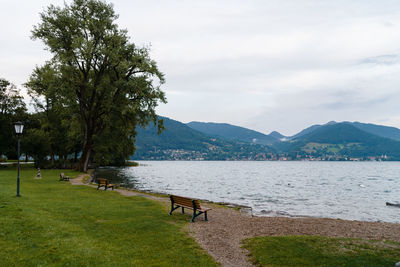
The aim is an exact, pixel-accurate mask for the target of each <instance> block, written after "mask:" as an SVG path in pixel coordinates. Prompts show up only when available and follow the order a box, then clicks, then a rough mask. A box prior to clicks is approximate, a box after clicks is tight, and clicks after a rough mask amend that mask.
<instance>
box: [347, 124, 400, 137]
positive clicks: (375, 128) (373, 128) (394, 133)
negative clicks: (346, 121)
mask: <svg viewBox="0 0 400 267" xmlns="http://www.w3.org/2000/svg"><path fill="white" fill-rule="evenodd" d="M350 123H351V122H350ZM351 124H352V125H354V126H355V127H357V128H358V129H360V130H363V131H365V132H368V133H371V134H375V135H378V136H381V137H386V138H390V139H393V140H396V141H400V129H398V128H395V127H390V126H383V125H376V124H371V123H361V122H352V123H351Z"/></svg>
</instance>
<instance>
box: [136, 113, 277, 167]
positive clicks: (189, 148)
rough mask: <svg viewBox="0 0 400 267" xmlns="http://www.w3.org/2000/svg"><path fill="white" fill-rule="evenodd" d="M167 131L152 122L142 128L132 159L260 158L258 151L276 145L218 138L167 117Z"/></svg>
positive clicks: (165, 125) (270, 150)
mask: <svg viewBox="0 0 400 267" xmlns="http://www.w3.org/2000/svg"><path fill="white" fill-rule="evenodd" d="M160 118H162V119H163V120H164V127H165V130H164V131H163V132H162V133H161V134H160V135H158V134H157V128H156V127H155V126H153V125H152V124H150V125H148V126H147V127H146V128H145V129H143V128H138V129H137V136H136V152H135V154H134V156H133V157H132V159H154V160H171V159H173V160H244V159H251V160H256V159H257V154H259V153H269V152H272V148H270V147H266V146H261V145H257V144H250V143H248V142H239V141H234V140H228V139H223V138H216V137H211V136H208V135H205V134H203V133H201V132H199V131H196V130H194V129H192V128H190V127H189V126H187V125H186V124H184V123H181V122H179V121H176V120H172V119H169V118H166V117H160Z"/></svg>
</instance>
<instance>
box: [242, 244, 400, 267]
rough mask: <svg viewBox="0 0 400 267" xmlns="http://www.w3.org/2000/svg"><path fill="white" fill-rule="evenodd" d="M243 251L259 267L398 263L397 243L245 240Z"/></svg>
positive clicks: (399, 250) (386, 264)
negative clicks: (245, 251)
mask: <svg viewBox="0 0 400 267" xmlns="http://www.w3.org/2000/svg"><path fill="white" fill-rule="evenodd" d="M244 247H245V248H246V249H248V250H249V251H250V254H251V257H252V260H253V262H254V263H255V264H257V265H261V266H390V267H393V266H394V264H395V263H396V262H398V261H400V243H398V242H391V241H376V240H365V239H352V238H328V237H321V236H273V237H255V238H251V239H246V240H245V241H244Z"/></svg>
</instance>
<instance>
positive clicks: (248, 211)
mask: <svg viewBox="0 0 400 267" xmlns="http://www.w3.org/2000/svg"><path fill="white" fill-rule="evenodd" d="M119 189H123V190H129V191H133V192H138V193H142V194H149V195H151V196H154V195H156V196H162V197H165V198H169V197H168V196H169V194H167V193H161V192H156V191H151V190H139V189H133V188H125V187H119ZM198 200H200V201H201V202H203V203H205V204H212V205H219V206H223V207H227V208H231V209H235V210H238V211H239V212H240V213H241V214H246V215H250V216H252V217H258V218H292V219H329V220H343V221H349V222H369V223H390V224H397V225H400V221H399V222H386V221H372V220H371V221H368V220H365V221H363V220H358V219H354V220H353V219H345V218H335V217H319V216H311V215H292V214H289V213H286V212H282V213H285V214H280V213H279V212H280V211H271V212H270V213H271V214H273V215H267V214H265V215H262V214H259V213H254V212H253V208H252V207H251V206H246V205H242V204H237V203H232V202H214V201H211V200H208V199H202V198H198ZM385 207H386V205H385ZM391 208H397V207H391ZM399 211H400V210H399Z"/></svg>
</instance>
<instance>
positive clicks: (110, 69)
mask: <svg viewBox="0 0 400 267" xmlns="http://www.w3.org/2000/svg"><path fill="white" fill-rule="evenodd" d="M40 15H41V22H40V23H39V24H38V25H36V26H35V27H34V29H33V31H32V37H33V38H34V39H41V40H42V41H43V42H44V43H45V45H46V46H47V48H48V50H49V51H50V52H51V53H52V54H53V58H52V60H51V61H49V62H47V63H46V65H45V66H43V67H38V68H36V70H35V71H34V73H33V75H32V76H31V78H30V81H29V82H28V86H29V85H30V84H31V85H32V84H34V85H37V84H40V83H39V82H40V81H42V80H46V81H49V80H50V82H47V83H46V85H47V86H44V87H40V86H39V87H38V86H30V89H31V90H32V91H35V92H36V94H37V98H36V99H41V98H40V96H46V97H48V96H51V97H53V98H54V100H56V101H55V102H54V103H56V104H57V105H59V107H61V108H63V109H66V110H67V111H66V112H65V113H68V114H70V115H69V116H70V118H71V120H76V121H78V122H79V125H80V126H81V136H82V140H81V142H82V155H81V159H80V163H79V169H80V170H81V171H86V170H87V168H88V164H89V162H90V160H91V159H92V158H93V154H94V152H96V151H99V152H100V151H101V152H106V151H108V153H111V154H112V153H113V152H116V150H117V152H118V150H121V149H122V150H124V151H125V152H124V151H123V152H124V153H117V154H118V155H119V156H121V155H124V156H125V157H126V155H127V152H131V151H133V149H132V150H126V149H124V148H121V146H117V145H116V144H118V143H119V144H122V143H123V144H132V140H134V138H135V135H136V131H135V128H136V126H137V125H142V126H144V125H146V124H147V123H149V122H150V121H153V123H154V124H158V127H159V129H162V121H159V120H158V118H157V115H156V113H155V107H156V106H157V105H158V103H159V102H160V101H161V102H164V103H165V102H166V100H165V96H164V93H163V92H162V91H161V90H160V85H161V84H162V83H164V76H163V74H162V73H161V72H160V71H159V70H158V68H157V65H156V62H155V61H154V60H152V59H151V58H150V56H149V50H148V48H146V47H137V46H136V45H135V44H134V43H132V42H130V40H129V37H128V35H127V31H126V30H121V29H119V28H118V25H117V24H116V23H115V20H116V19H117V18H118V16H117V15H116V14H115V12H114V10H113V6H112V5H111V4H107V3H105V2H103V1H97V0H74V1H73V2H72V4H70V5H67V4H65V5H64V7H56V6H54V5H50V6H49V7H48V8H47V10H45V11H44V12H43V13H41V14H40ZM112 130H113V131H114V132H111V131H112ZM108 137H112V138H119V140H115V139H114V140H110V139H109V142H106V138H108ZM132 145H133V144H132ZM120 152H121V151H120ZM96 158H101V157H100V156H99V155H96Z"/></svg>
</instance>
